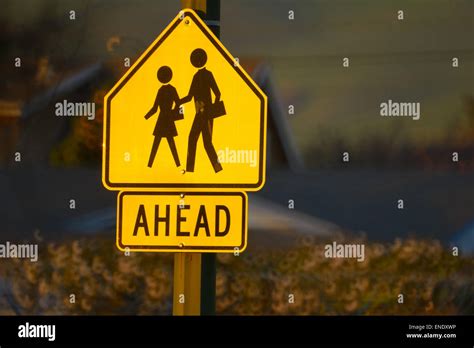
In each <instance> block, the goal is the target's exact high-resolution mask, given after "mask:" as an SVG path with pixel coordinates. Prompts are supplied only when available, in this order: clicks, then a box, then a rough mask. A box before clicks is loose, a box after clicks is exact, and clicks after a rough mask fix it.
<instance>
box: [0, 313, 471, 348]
mask: <svg viewBox="0 0 474 348" xmlns="http://www.w3.org/2000/svg"><path fill="white" fill-rule="evenodd" d="M473 320H474V317H472V316H443V317H439V316H436V317H435V316H433V317H417V316H413V317H394V316H384V317H362V316H357V317H355V316H338V317H336V316H332V317H321V316H317V317H314V316H313V317H310V316H307V317H289V316H284V317H283V316H282V317H279V316H278V317H277V316H275V317H256V316H255V317H233V316H221V317H217V316H208V317H172V316H169V317H152V316H140V317H139V316H116V317H105V316H90V317H87V316H71V317H63V316H51V317H46V316H36V317H31V316H11V317H0V346H1V347H2V348H5V347H9V345H16V344H21V345H30V344H38V343H40V344H41V347H43V346H48V345H52V344H79V345H84V346H85V345H86V344H87V345H89V344H91V345H93V344H116V345H117V344H123V345H127V344H130V346H133V347H135V346H138V345H145V344H163V343H171V344H173V343H174V344H176V343H190V344H198V343H202V344H210V343H217V344H225V343H239V344H244V343H256V344H258V343H286V344H290V345H294V344H298V343H311V344H312V345H318V344H349V345H354V344H377V345H381V344H393V345H399V344H408V345H414V346H420V345H421V346H430V347H433V346H438V345H447V346H450V347H453V346H457V345H460V344H462V345H469V346H470V347H472V343H473V342H474V335H473V330H472V328H473ZM27 323H28V324H27ZM21 325H28V326H27V327H28V328H29V331H28V335H30V334H31V332H34V331H31V327H32V325H55V330H54V332H55V337H54V341H49V340H48V337H43V338H31V337H23V338H22V337H19V332H20V330H21ZM42 330H43V332H45V333H47V332H48V331H47V330H46V328H45V327H43V329H42ZM24 332H25V331H24ZM418 334H419V335H420V336H419V337H416V336H417V335H418ZM434 334H436V335H438V334H439V335H441V338H438V337H437V336H434ZM408 335H410V337H409V336H408ZM453 335H455V336H456V337H453Z"/></svg>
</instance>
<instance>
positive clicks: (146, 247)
mask: <svg viewBox="0 0 474 348" xmlns="http://www.w3.org/2000/svg"><path fill="white" fill-rule="evenodd" d="M181 194H184V196H185V197H186V196H240V197H242V244H240V246H236V245H232V246H228V247H225V246H224V247H212V246H207V247H202V246H188V247H187V246H184V247H182V248H180V247H178V246H176V245H165V246H150V245H134V246H128V245H123V244H122V217H123V214H122V207H123V197H124V196H126V195H129V196H130V195H132V196H180V195H181ZM247 204H248V203H247V198H246V194H245V193H243V192H166V191H160V192H156V191H121V192H120V193H119V195H118V215H117V246H118V247H119V249H120V248H121V250H125V249H126V248H128V249H129V250H130V251H133V250H160V251H163V252H181V251H186V250H188V251H189V250H206V251H214V252H223V251H231V252H234V251H235V248H236V247H238V248H239V252H241V251H242V249H243V248H244V247H245V246H246V243H247V238H246V237H247V233H246V231H247V215H248V211H247Z"/></svg>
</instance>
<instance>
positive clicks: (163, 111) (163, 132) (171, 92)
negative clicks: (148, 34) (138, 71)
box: [145, 66, 180, 168]
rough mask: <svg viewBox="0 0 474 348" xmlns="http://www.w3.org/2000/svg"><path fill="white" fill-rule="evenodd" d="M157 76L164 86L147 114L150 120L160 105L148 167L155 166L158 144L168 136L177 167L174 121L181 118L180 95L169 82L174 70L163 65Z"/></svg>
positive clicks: (176, 133) (178, 164)
mask: <svg viewBox="0 0 474 348" xmlns="http://www.w3.org/2000/svg"><path fill="white" fill-rule="evenodd" d="M157 77H158V80H159V81H160V82H161V83H162V84H163V86H161V87H160V89H159V90H158V93H157V94H156V99H155V103H154V104H153V106H152V107H151V109H150V111H148V112H147V114H146V115H145V119H147V120H148V119H149V118H150V117H151V116H153V114H154V113H155V112H156V111H157V110H158V107H159V108H160V114H159V115H158V120H157V121H156V126H155V130H154V131H153V135H154V136H155V140H154V141H153V146H152V148H151V152H150V159H149V160H148V167H150V168H151V167H152V166H153V161H154V160H155V156H156V153H157V151H158V146H159V145H160V141H161V139H162V138H166V139H167V140H168V144H169V146H170V149H171V154H172V155H173V159H174V162H175V163H176V167H179V166H180V163H179V157H178V151H177V150H176V144H175V142H174V137H175V136H177V135H178V132H177V130H176V126H175V124H174V123H175V121H177V120H178V119H180V114H179V97H178V93H177V92H176V88H174V87H173V86H172V85H170V84H169V82H170V81H171V78H172V77H173V72H172V71H171V68H170V67H168V66H162V67H161V68H159V69H158V73H157ZM173 106H174V107H173Z"/></svg>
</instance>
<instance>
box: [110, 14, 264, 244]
mask: <svg viewBox="0 0 474 348" xmlns="http://www.w3.org/2000/svg"><path fill="white" fill-rule="evenodd" d="M104 105H105V107H104V147H103V162H102V164H103V165H102V182H103V185H104V186H105V187H106V188H107V189H109V190H117V191H122V192H120V193H119V196H118V201H117V246H118V248H119V249H121V250H125V251H126V250H134V251H168V252H170V251H174V252H242V251H243V250H244V249H245V247H246V245H247V212H248V204H247V194H246V193H245V192H241V191H257V190H259V189H261V188H262V187H263V185H264V182H265V161H266V157H265V154H266V126H267V115H266V110H267V98H266V96H265V94H264V93H263V92H262V91H261V90H260V88H259V87H258V86H257V85H256V84H255V82H254V81H253V80H252V79H251V77H250V76H249V75H248V74H247V73H246V72H245V71H244V70H243V69H242V67H241V66H240V65H239V61H238V59H235V58H234V57H232V55H231V54H230V53H229V52H228V51H227V50H226V48H225V47H224V46H223V45H222V44H221V43H220V41H219V40H218V39H217V38H216V36H215V35H214V34H213V33H212V32H211V31H210V30H209V29H208V27H207V26H206V24H205V23H204V22H203V21H202V20H201V19H200V18H199V16H198V15H197V14H196V13H195V12H194V11H192V10H189V9H186V10H183V11H181V12H180V13H179V14H178V15H177V16H176V18H175V19H174V20H173V21H172V22H171V23H170V24H169V25H168V27H167V28H166V29H165V30H164V31H163V32H162V33H161V34H160V35H159V36H158V37H157V38H156V40H155V41H154V42H153V43H152V44H151V45H150V46H149V47H148V48H147V49H146V50H145V52H144V53H143V54H142V55H141V56H140V57H139V58H138V59H137V61H136V62H135V64H134V65H133V66H132V67H130V69H129V70H128V71H127V73H125V75H124V76H123V77H122V78H121V79H120V80H119V81H118V82H117V83H116V85H115V86H114V87H113V88H112V89H111V90H110V92H109V93H108V94H107V95H106V97H105V101H104ZM236 191H238V192H236Z"/></svg>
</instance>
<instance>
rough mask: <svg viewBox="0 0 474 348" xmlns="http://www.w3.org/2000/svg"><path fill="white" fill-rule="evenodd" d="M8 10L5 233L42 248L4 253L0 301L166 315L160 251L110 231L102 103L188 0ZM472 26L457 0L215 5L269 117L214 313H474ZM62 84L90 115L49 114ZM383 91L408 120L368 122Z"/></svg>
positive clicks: (36, 309) (167, 294) (10, 309)
mask: <svg viewBox="0 0 474 348" xmlns="http://www.w3.org/2000/svg"><path fill="white" fill-rule="evenodd" d="M1 7H2V11H1V12H0V33H1V34H0V72H1V76H2V79H1V80H0V197H2V198H1V199H0V243H4V242H5V241H10V242H27V243H39V245H40V259H39V261H38V262H37V263H30V262H29V261H25V260H6V259H2V260H0V296H1V297H0V313H2V314H15V313H16V314H50V313H55V314H80V313H90V314H134V313H139V314H170V313H171V283H172V281H171V280H172V268H171V266H172V257H171V255H167V254H158V255H151V254H132V256H130V257H125V256H123V255H122V254H120V253H119V252H118V251H117V250H116V249H115V246H114V244H115V204H116V193H113V192H108V191H107V190H105V189H104V188H103V186H102V184H101V180H100V172H101V144H102V103H103V97H104V95H105V93H106V92H107V91H108V90H109V89H110V88H111V87H112V86H113V85H114V83H115V82H116V81H117V80H118V79H119V78H120V77H121V76H122V75H123V74H124V73H125V72H126V71H127V69H128V67H127V66H125V64H124V62H125V59H126V58H129V59H130V61H131V64H133V62H134V60H135V59H136V58H137V57H138V56H139V55H140V54H141V53H142V52H143V51H144V50H145V49H146V47H147V46H148V45H149V44H150V43H151V42H152V41H153V40H154V39H155V37H156V36H157V35H158V34H159V33H160V32H161V31H162V30H163V29H164V28H165V26H166V25H167V24H168V23H169V22H170V21H171V20H172V19H173V18H174V17H175V16H176V14H177V13H178V12H179V10H180V8H181V3H180V2H179V1H177V0H176V1H171V0H169V1H159V2H158V1H152V0H147V1H145V0H133V1H132V0H116V1H113V2H112V1H104V0H90V1H88V0H83V1H80V0H71V1H59V0H42V1H22V2H17V1H10V0H1ZM400 10H402V11H403V15H404V19H403V20H398V11H400ZM70 11H74V14H75V19H74V20H71V19H70V16H71V12H70ZM289 11H294V20H290V19H289ZM473 33H474V2H472V1H470V0H449V1H448V0H431V1H425V0H413V1H408V0H403V1H395V0H383V1H375V0H359V1H349V0H332V1H330V0H303V1H297V2H296V1H290V0H279V1H271V2H263V1H261V2H257V1H250V0H226V1H222V3H221V41H222V42H223V43H224V45H225V46H226V47H227V48H228V49H229V51H230V52H231V53H232V54H233V55H234V56H235V57H239V59H240V62H241V64H242V66H243V67H244V68H245V69H246V70H247V71H248V72H249V74H251V75H252V76H253V77H254V79H255V81H256V82H257V83H258V84H259V85H260V86H261V88H262V89H263V90H264V91H265V93H266V94H267V95H268V97H269V110H268V114H269V126H268V165H267V168H268V170H267V182H266V185H265V187H264V189H263V190H262V191H261V192H258V193H255V194H251V195H250V205H249V207H250V211H249V215H250V216H249V248H248V250H247V251H246V252H245V253H244V254H243V255H241V256H239V257H234V256H233V255H219V257H218V260H219V267H218V279H217V281H218V287H217V295H218V299H217V309H218V313H220V314H255V315H259V314H299V315H304V314H466V313H469V314H473V313H474V296H473V293H474V271H473V270H474V267H473V266H474V261H473V252H474V209H473V208H474V175H473V174H474V42H473V40H472V37H473ZM344 57H347V58H349V67H343V64H342V63H343V58H344ZM17 58H19V59H20V60H18V59H17ZM453 58H457V60H458V66H457V67H454V66H453ZM18 64H20V65H19V66H18ZM64 99H67V100H68V101H72V102H74V101H80V102H84V101H90V102H95V103H96V117H95V119H94V120H88V119H87V118H86V117H76V118H71V117H56V116H55V113H54V111H55V108H54V104H55V103H56V102H57V101H62V100H64ZM389 99H391V100H393V101H400V102H419V103H420V104H421V118H420V120H418V121H414V120H412V119H411V118H410V117H404V118H389V117H380V114H379V112H380V103H382V102H386V101H388V100H389ZM290 106H291V107H290ZM290 110H291V111H290ZM344 152H348V153H349V156H350V157H349V158H350V161H349V162H344V161H343V160H342V159H343V153H344ZM454 152H456V153H458V156H459V161H457V162H454V161H453V153H454ZM72 199H73V200H74V202H75V209H70V200H72ZM399 199H403V201H404V209H403V210H400V209H398V208H397V205H398V200H399ZM332 241H338V242H341V243H343V242H347V243H364V244H365V245H366V261H365V262H362V263H359V262H357V261H356V260H355V259H352V260H351V259H348V260H341V259H332V260H331V259H325V258H324V257H323V249H324V245H325V244H326V243H332ZM453 246H456V247H458V248H459V256H453V250H452V247H453ZM290 293H291V294H294V295H295V298H296V301H295V303H294V304H290V303H288V294H290ZM400 293H403V294H405V303H404V304H402V305H401V304H399V303H398V302H397V296H398V294H400ZM70 294H75V295H76V297H77V303H73V304H71V303H70V301H69V296H70Z"/></svg>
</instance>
